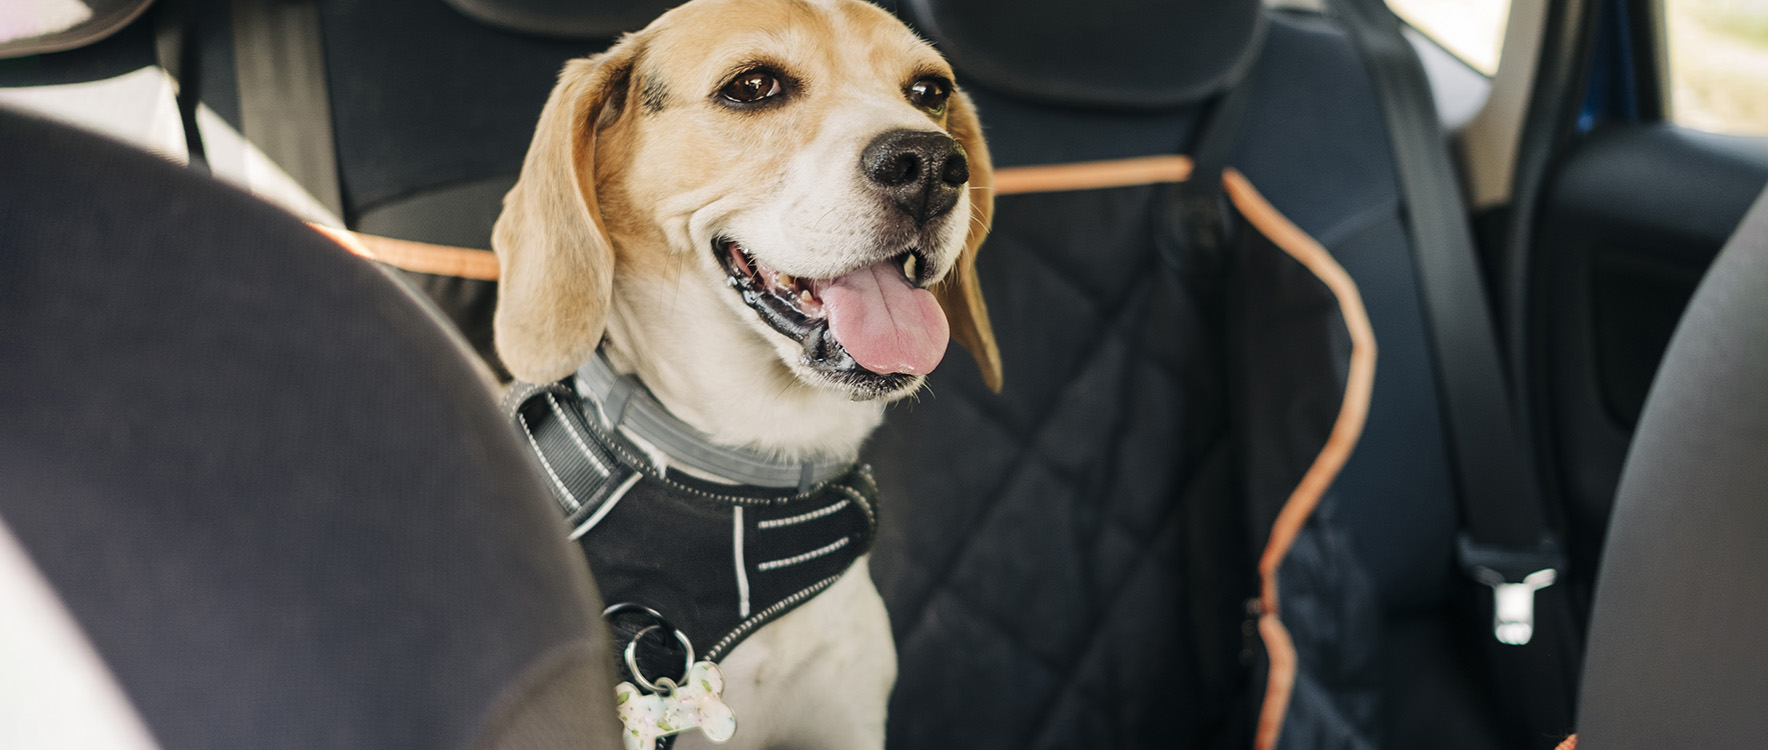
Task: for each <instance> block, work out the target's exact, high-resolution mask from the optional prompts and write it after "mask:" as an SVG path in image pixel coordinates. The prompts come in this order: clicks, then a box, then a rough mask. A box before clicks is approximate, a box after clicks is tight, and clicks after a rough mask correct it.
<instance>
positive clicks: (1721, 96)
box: [1664, 0, 1768, 136]
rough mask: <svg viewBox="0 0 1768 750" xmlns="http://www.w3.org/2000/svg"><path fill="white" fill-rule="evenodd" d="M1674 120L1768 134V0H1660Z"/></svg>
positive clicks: (1741, 132) (1718, 130)
mask: <svg viewBox="0 0 1768 750" xmlns="http://www.w3.org/2000/svg"><path fill="white" fill-rule="evenodd" d="M1664 20H1665V22H1666V25H1667V26H1668V27H1669V29H1668V34H1669V42H1670V47H1669V53H1670V54H1669V57H1670V112H1671V115H1672V117H1674V119H1675V120H1676V122H1677V123H1678V124H1681V125H1687V126H1688V127H1691V128H1698V129H1700V130H1709V131H1712V132H1716V133H1736V134H1739V135H1763V136H1768V0H1664Z"/></svg>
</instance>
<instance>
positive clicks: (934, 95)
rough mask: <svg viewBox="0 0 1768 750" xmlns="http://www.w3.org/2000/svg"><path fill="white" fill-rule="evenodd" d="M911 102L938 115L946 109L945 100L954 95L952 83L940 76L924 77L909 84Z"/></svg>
mask: <svg viewBox="0 0 1768 750" xmlns="http://www.w3.org/2000/svg"><path fill="white" fill-rule="evenodd" d="M908 93H909V102H910V103H911V104H914V105H915V106H917V107H920V108H921V109H924V110H927V111H928V112H932V113H933V114H935V115H937V114H940V113H942V112H944V111H945V100H946V99H948V98H950V97H951V95H952V85H951V84H950V83H946V82H945V81H943V80H940V79H938V78H923V79H921V80H919V81H915V82H914V83H911V84H909V92H908Z"/></svg>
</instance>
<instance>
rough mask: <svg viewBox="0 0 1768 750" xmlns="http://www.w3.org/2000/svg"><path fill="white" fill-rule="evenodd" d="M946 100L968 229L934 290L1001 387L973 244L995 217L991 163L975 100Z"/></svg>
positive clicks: (958, 95)
mask: <svg viewBox="0 0 1768 750" xmlns="http://www.w3.org/2000/svg"><path fill="white" fill-rule="evenodd" d="M950 106H951V111H950V113H949V114H948V115H947V118H948V119H947V120H946V124H947V129H948V130H949V131H950V132H951V135H952V137H953V138H955V139H957V141H958V144H959V145H961V146H963V147H964V155H965V156H967V157H968V158H969V160H970V185H969V190H970V217H969V221H970V232H969V234H968V235H966V236H965V239H964V252H963V254H961V255H959V256H958V264H957V266H955V267H953V268H952V270H951V273H949V274H946V277H945V280H944V281H942V282H940V284H939V286H938V287H937V288H935V289H934V290H933V293H934V295H935V296H936V297H938V298H939V306H940V307H942V308H944V309H945V317H946V319H947V320H948V321H950V322H951V328H952V336H953V337H954V338H956V339H957V340H958V343H960V344H963V345H964V348H965V349H968V350H970V356H972V357H975V358H976V366H977V367H978V368H980V369H981V370H982V382H984V383H987V384H988V387H989V388H990V389H991V390H993V391H994V392H996V393H999V392H1000V391H1001V352H1000V349H999V348H997V347H996V346H995V337H994V328H993V327H992V326H990V325H989V323H988V305H986V304H984V303H983V301H982V285H981V284H980V283H979V282H978V281H977V279H976V250H977V248H979V247H981V246H982V240H983V238H985V237H987V236H988V227H989V222H991V221H993V219H994V163H993V162H992V161H990V160H989V156H988V144H987V143H984V142H983V140H982V122H981V121H980V120H978V119H976V105H974V104H972V103H971V102H970V97H968V96H965V95H964V92H962V91H954V92H952V97H951V105H950Z"/></svg>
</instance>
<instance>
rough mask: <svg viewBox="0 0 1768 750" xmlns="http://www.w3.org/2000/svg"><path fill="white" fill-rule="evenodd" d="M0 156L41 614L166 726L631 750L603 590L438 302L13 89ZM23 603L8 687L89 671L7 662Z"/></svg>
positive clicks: (450, 744)
mask: <svg viewBox="0 0 1768 750" xmlns="http://www.w3.org/2000/svg"><path fill="white" fill-rule="evenodd" d="M0 163H4V164H5V165H6V170H5V173H4V174H3V175H0V238H4V240H3V241H0V351H4V352H5V353H6V354H5V356H4V357H0V414H3V415H4V419H0V548H6V547H14V546H16V547H17V548H20V549H22V550H23V552H24V557H25V558H28V565H27V569H28V571H29V572H27V573H26V574H25V575H26V576H27V577H29V578H33V579H38V580H42V581H46V582H47V584H48V587H49V589H50V590H52V591H53V594H54V597H55V598H56V599H58V600H59V605H60V606H61V607H63V608H65V611H66V613H68V615H69V616H70V617H69V618H67V620H66V621H65V622H64V625H65V627H63V628H62V629H61V630H59V631H55V630H51V631H32V632H40V633H42V632H47V633H49V635H41V636H39V637H40V638H41V639H42V641H43V642H44V643H45V644H48V643H49V642H50V641H52V640H56V639H55V638H53V637H52V636H53V634H54V633H56V632H61V633H63V634H64V635H65V634H66V633H67V632H68V629H69V628H77V630H78V631H79V635H75V636H72V637H71V640H70V639H69V638H66V637H63V638H61V639H60V640H62V641H64V642H78V641H84V642H87V643H89V644H90V648H91V650H92V651H93V652H95V653H96V655H97V660H96V661H97V662H99V663H101V664H102V670H95V671H98V672H101V673H103V674H108V677H109V679H111V680H114V684H115V685H117V686H119V687H120V691H119V692H120V694H121V695H122V696H123V701H122V703H126V704H127V705H128V706H131V707H132V712H133V713H134V714H135V715H137V716H138V717H139V722H138V726H140V727H144V728H145V732H144V733H145V734H148V735H151V738H152V740H153V741H156V742H157V745H158V746H159V747H166V748H243V747H251V748H318V747H324V748H378V749H384V748H396V747H410V748H468V747H475V748H542V747H582V748H613V747H615V746H616V743H617V742H618V740H617V738H616V734H617V731H618V730H617V724H616V723H615V719H614V716H613V712H612V710H611V709H612V705H611V704H610V703H609V702H608V701H607V698H608V696H610V695H611V692H610V691H611V690H612V681H611V679H610V672H609V662H608V658H609V657H608V646H607V641H606V635H605V631H604V630H603V628H602V626H601V619H600V617H599V616H598V611H599V603H598V600H597V597H596V593H595V589H594V587H593V585H592V583H591V581H590V579H589V577H588V576H587V575H586V572H587V571H586V570H585V569H584V567H583V565H582V563H581V561H580V560H579V559H577V558H575V557H573V555H574V553H573V552H572V551H571V550H570V549H569V548H568V547H567V546H566V543H565V541H564V539H563V538H562V537H561V536H560V535H559V534H557V533H555V532H556V530H557V526H558V519H557V518H556V516H555V515H554V514H553V512H552V511H551V509H550V506H549V504H548V500H547V497H548V495H547V490H546V489H545V487H544V486H543V485H541V484H540V483H539V482H540V480H539V479H538V476H539V475H538V473H537V472H538V469H537V468H536V467H534V466H533V462H532V459H531V458H530V457H529V456H528V454H527V452H526V451H525V448H524V447H523V446H521V445H519V444H518V442H517V438H516V437H515V435H514V434H513V433H512V432H511V431H510V430H509V429H508V427H507V426H506V425H505V424H504V422H503V420H502V419H501V418H500V416H499V414H498V412H497V408H496V404H495V400H494V398H492V396H491V395H490V394H489V393H488V388H489V386H490V383H489V380H488V378H487V377H486V376H485V375H484V374H483V370H482V369H475V365H472V364H470V363H469V356H470V355H468V354H467V352H466V350H465V348H464V346H463V345H461V344H460V343H459V341H458V339H456V338H451V337H450V336H449V335H447V334H445V333H444V329H443V328H442V327H440V326H438V325H437V322H436V320H435V319H434V318H433V317H432V316H433V313H432V312H429V311H427V310H426V308H425V307H424V306H423V305H420V304H418V301H417V300H416V299H414V298H412V297H410V296H409V295H408V294H407V293H406V292H405V291H403V290H402V289H401V288H400V287H398V286H397V285H395V284H393V283H391V282H390V281H389V279H387V278H386V277H385V276H384V275H383V273H382V272H381V271H380V270H378V269H376V268H375V267H374V266H372V265H370V264H368V263H365V262H362V261H360V260H358V259H356V258H353V257H350V256H348V255H347V254H345V253H343V252H341V251H340V250H339V249H338V248H337V247H336V246H335V245H333V244H332V243H329V242H327V241H326V240H324V239H323V238H321V237H320V236H319V235H316V234H314V233H313V232H312V231H310V230H309V229H307V228H306V227H305V226H303V225H302V224H300V223H299V222H298V221H296V220H295V219H293V218H292V217H290V216H288V215H287V214H285V213H283V212H281V211H279V210H277V209H275V208H272V207H270V206H268V205H266V204H263V203H261V202H259V201H257V200H254V199H252V198H250V197H248V196H245V195H243V194H241V193H239V192H237V191H235V190H232V189H230V188H226V187H224V186H221V185H219V184H217V183H215V182H213V181H211V180H207V179H202V178H200V177H198V176H197V175H195V174H193V173H191V172H189V171H187V170H183V169H179V168H177V167H174V166H173V165H170V164H168V163H165V162H164V161H162V160H160V159H157V158H154V157H151V156H148V155H147V154H144V153H141V152H139V151H136V150H134V149H130V148H126V147H124V146H121V145H118V144H116V143H113V142H110V141H107V140H104V139H101V138H98V137H95V136H92V135H88V134H83V133H79V132H76V131H73V130H71V129H69V128H65V127H62V126H56V125H50V124H48V123H46V122H44V121H41V120H35V119H31V118H27V117H24V116H21V115H18V114H15V113H10V112H7V111H0ZM9 539H10V541H11V542H12V543H11V544H9V543H7V542H8V541H9ZM0 551H4V550H3V549H0ZM0 558H6V559H5V560H0V563H4V562H10V563H13V566H12V567H13V569H12V570H9V571H7V572H8V573H17V570H16V568H17V567H18V565H19V564H20V562H19V559H18V558H16V557H8V556H6V555H0ZM16 605H17V602H16V601H9V604H8V607H7V608H5V609H6V611H5V613H3V614H0V630H4V631H5V632H7V633H8V634H9V637H8V643H7V648H5V649H0V693H7V694H12V695H15V696H16V695H20V694H23V693H28V692H31V691H33V690H35V689H41V688H43V687H44V686H50V687H52V686H54V685H56V684H57V683H58V682H59V681H60V679H61V678H60V675H61V674H62V670H64V669H66V670H71V669H73V668H75V667H76V666H77V664H76V663H72V662H60V661H52V662H49V663H46V664H44V665H43V666H44V668H45V669H48V670H53V671H50V672H30V671H25V672H21V671H19V669H18V667H19V666H20V664H19V663H18V661H13V660H8V659H7V656H6V655H8V654H10V655H12V656H14V657H16V656H17V655H18V654H19V653H20V652H21V651H20V650H21V649H30V648H32V647H33V643H34V642H24V643H21V642H17V641H16V640H15V639H14V638H13V637H12V636H13V635H16V634H17V633H18V632H19V631H18V630H16V629H15V628H16V627H18V624H19V622H20V621H21V620H20V618H23V617H24V616H25V614H26V612H27V611H26V610H20V609H16V608H14V607H15V606H16ZM54 608H55V607H54V605H47V606H46V607H43V608H39V609H42V610H44V611H50V610H53V609H54ZM42 647H46V645H45V646H42ZM23 661H24V663H25V664H26V665H28V664H30V663H31V662H30V661H29V660H23ZM0 704H5V705H0V717H9V716H10V718H8V719H7V720H6V721H0V745H6V746H8V747H70V746H79V745H78V743H75V744H69V741H68V737H69V736H70V735H67V734H61V733H59V732H63V731H66V730H68V729H69V726H68V725H67V724H61V725H59V726H57V725H56V724H55V723H54V722H53V721H51V722H47V724H48V726H47V728H45V727H41V726H39V727H36V728H35V729H33V726H32V724H33V722H32V721H31V720H32V719H37V718H41V717H39V716H20V715H16V714H9V711H10V710H13V709H14V708H16V707H19V706H32V705H40V704H39V703H33V702H32V701H29V700H26V701H22V702H14V701H9V700H0ZM597 706H601V707H602V708H601V709H599V710H598V709H597V708H596V707H597ZM51 708H57V709H61V710H69V709H70V707H69V706H67V705H66V704H61V705H54V704H53V703H52V705H51ZM88 710H89V707H88V706H87V705H85V704H79V705H76V706H74V707H72V708H71V710H69V713H68V714H67V715H71V716H72V717H74V718H73V719H72V720H71V721H72V722H78V723H82V724H83V723H86V722H97V721H98V720H100V719H101V718H102V716H100V715H96V712H94V714H88ZM113 715H114V714H113ZM89 717H90V718H89ZM76 728H77V727H76ZM21 734H22V737H21ZM141 734H143V733H137V735H136V739H137V740H139V739H140V736H141ZM15 741H16V742H17V743H18V744H13V742H15ZM90 746H111V745H109V744H108V742H101V743H99V744H95V745H90ZM134 746H137V747H144V746H150V745H148V744H146V743H142V744H137V745H134Z"/></svg>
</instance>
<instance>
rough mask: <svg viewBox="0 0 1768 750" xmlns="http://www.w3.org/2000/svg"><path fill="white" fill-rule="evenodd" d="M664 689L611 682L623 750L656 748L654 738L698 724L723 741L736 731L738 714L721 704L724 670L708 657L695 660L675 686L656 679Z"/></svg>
mask: <svg viewBox="0 0 1768 750" xmlns="http://www.w3.org/2000/svg"><path fill="white" fill-rule="evenodd" d="M657 682H658V683H659V684H660V685H662V686H663V687H664V688H665V692H662V693H656V694H653V695H646V694H644V693H641V692H639V689H638V687H636V686H634V685H633V684H632V683H630V682H622V683H620V684H619V685H616V686H614V702H615V706H616V708H615V713H617V714H619V716H620V723H621V724H623V725H625V727H626V731H625V733H624V734H622V735H621V736H622V737H623V739H624V740H625V743H626V750H656V747H657V740H658V739H659V738H661V737H668V736H669V735H672V734H681V733H682V732H686V731H688V730H689V729H693V728H695V727H699V729H700V731H701V732H702V733H704V734H705V735H706V739H709V740H712V741H713V742H724V741H726V740H729V739H730V738H731V736H732V735H735V734H736V733H737V714H736V712H734V711H732V710H731V707H730V706H727V705H725V704H724V699H723V697H722V696H723V695H724V673H722V672H720V671H718V665H716V664H713V663H712V662H709V661H702V662H695V663H694V665H693V666H692V667H689V668H688V674H687V679H686V681H684V682H683V683H682V684H681V685H679V686H676V685H674V684H673V683H670V682H669V681H668V680H658V681H657Z"/></svg>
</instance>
